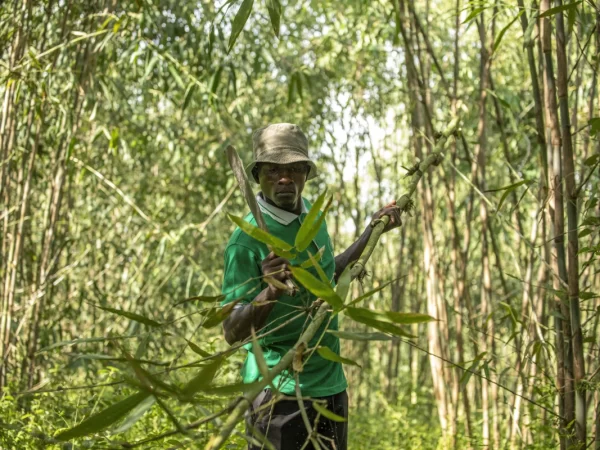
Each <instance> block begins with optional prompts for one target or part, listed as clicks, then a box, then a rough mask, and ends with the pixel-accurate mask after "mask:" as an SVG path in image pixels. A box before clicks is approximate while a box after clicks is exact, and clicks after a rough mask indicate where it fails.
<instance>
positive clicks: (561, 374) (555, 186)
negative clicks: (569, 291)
mask: <svg viewBox="0 0 600 450" xmlns="http://www.w3.org/2000/svg"><path fill="white" fill-rule="evenodd" d="M549 8H550V0H542V2H541V3H540V14H542V13H543V12H544V11H547V10H548V9H549ZM540 38H541V45H542V51H543V54H544V69H545V70H544V92H545V99H546V102H545V107H546V123H547V126H548V127H549V130H550V133H551V141H550V142H549V143H548V152H549V155H551V157H552V166H550V167H551V176H550V179H551V180H552V181H551V188H552V190H553V194H554V195H553V200H554V202H553V206H554V215H553V222H552V224H553V227H552V234H553V236H554V247H555V249H556V253H555V254H553V265H554V270H555V271H556V272H557V274H558V279H557V278H556V277H555V278H554V283H555V288H556V289H557V290H560V289H561V286H560V282H559V280H560V281H561V282H565V283H566V282H567V278H568V277H567V268H566V258H565V248H564V237H563V236H564V200H563V183H562V165H561V159H562V158H561V134H560V124H559V119H558V115H557V109H558V108H557V105H556V85H555V80H554V65H553V64H554V63H553V60H552V41H551V30H550V19H549V18H548V17H544V18H543V19H542V20H541V34H540ZM564 300H565V299H564V298H563V296H562V295H557V296H556V310H557V312H558V313H559V315H557V316H556V317H555V328H556V337H557V357H558V359H559V364H558V374H557V385H558V387H559V395H561V394H562V401H563V402H564V406H563V407H564V412H563V414H562V416H563V421H562V427H563V429H564V430H565V431H566V430H567V429H568V427H569V426H570V424H572V423H573V421H574V419H575V396H574V385H573V364H572V354H571V352H570V351H568V348H570V345H569V343H570V339H571V325H570V311H569V309H568V308H567V306H566V304H565V301H564ZM560 316H562V317H564V320H562V319H561V317H560ZM569 445H570V439H569V438H567V439H566V442H564V443H563V442H562V438H561V447H563V446H564V447H568V446H569Z"/></svg>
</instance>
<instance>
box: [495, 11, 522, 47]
mask: <svg viewBox="0 0 600 450" xmlns="http://www.w3.org/2000/svg"><path fill="white" fill-rule="evenodd" d="M524 12H525V10H524V9H522V10H521V11H519V14H517V15H516V16H515V18H514V19H513V20H511V21H510V22H509V23H508V25H506V26H505V27H504V28H502V29H501V30H500V33H498V37H496V42H494V49H493V50H492V53H496V50H497V49H498V47H499V46H500V43H501V42H502V38H503V37H504V34H505V33H506V32H507V31H508V29H509V28H510V27H511V25H512V24H513V23H515V22H516V21H517V20H518V19H519V17H521V14H523V13H524Z"/></svg>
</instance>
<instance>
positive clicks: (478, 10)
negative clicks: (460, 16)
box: [463, 8, 485, 24]
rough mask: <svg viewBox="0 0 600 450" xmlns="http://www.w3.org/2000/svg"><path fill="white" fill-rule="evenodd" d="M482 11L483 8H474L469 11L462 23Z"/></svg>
mask: <svg viewBox="0 0 600 450" xmlns="http://www.w3.org/2000/svg"><path fill="white" fill-rule="evenodd" d="M483 11H485V8H474V9H473V11H471V12H470V13H469V15H468V16H467V18H466V19H465V20H464V22H463V24H465V23H467V22H470V21H471V20H473V19H474V18H475V17H477V16H478V15H479V14H481V13H482V12H483Z"/></svg>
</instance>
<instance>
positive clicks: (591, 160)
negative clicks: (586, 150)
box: [583, 153, 600, 167]
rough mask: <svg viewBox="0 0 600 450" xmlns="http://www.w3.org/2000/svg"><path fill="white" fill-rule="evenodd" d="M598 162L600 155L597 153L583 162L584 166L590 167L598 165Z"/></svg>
mask: <svg viewBox="0 0 600 450" xmlns="http://www.w3.org/2000/svg"><path fill="white" fill-rule="evenodd" d="M598 161H600V154H598V153H596V154H595V155H592V156H590V157H589V158H586V160H585V161H584V162H583V164H584V165H586V166H588V167H591V166H593V165H594V164H596V163H597V162H598Z"/></svg>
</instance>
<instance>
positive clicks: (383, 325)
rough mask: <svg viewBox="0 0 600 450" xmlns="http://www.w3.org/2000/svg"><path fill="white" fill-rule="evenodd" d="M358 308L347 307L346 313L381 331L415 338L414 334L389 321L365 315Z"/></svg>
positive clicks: (357, 320)
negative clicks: (358, 311) (357, 310)
mask: <svg viewBox="0 0 600 450" xmlns="http://www.w3.org/2000/svg"><path fill="white" fill-rule="evenodd" d="M356 309H358V308H346V310H345V312H346V314H347V315H348V316H349V317H350V318H351V319H353V320H355V321H356V322H360V323H364V324H365V325H368V326H370V327H373V328H375V329H377V330H379V331H383V332H384V333H390V334H393V335H394V336H401V337H408V338H414V337H415V336H413V335H412V334H410V333H408V332H407V331H405V330H404V329H402V328H400V327H399V326H396V325H394V324H392V323H389V322H382V321H380V320H375V319H372V318H370V317H364V316H362V315H361V314H360V313H357V312H356V311H355V310H356Z"/></svg>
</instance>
